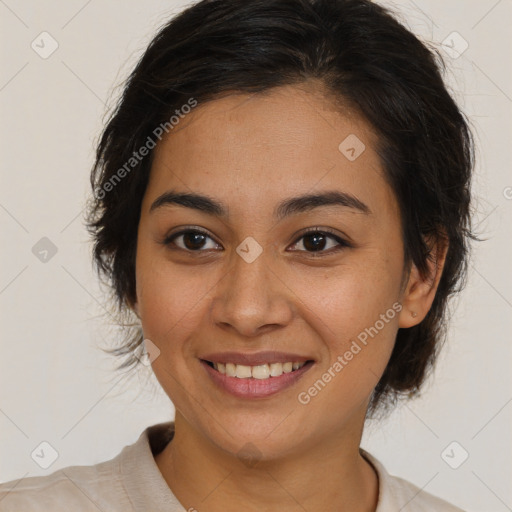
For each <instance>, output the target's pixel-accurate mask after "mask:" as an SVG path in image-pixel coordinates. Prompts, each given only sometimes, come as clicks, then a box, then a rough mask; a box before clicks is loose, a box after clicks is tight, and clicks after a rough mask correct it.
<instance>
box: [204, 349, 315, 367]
mask: <svg viewBox="0 0 512 512" xmlns="http://www.w3.org/2000/svg"><path fill="white" fill-rule="evenodd" d="M200 359H203V360H204V361H210V362H211V363H233V364H241V365H246V366H258V365H262V364H267V363H268V364H272V363H288V362H292V363H302V362H306V361H311V360H312V358H311V357H305V356H300V355H298V354H292V353H289V352H276V351H265V352H256V353H254V354H244V353H241V352H216V353H214V354H206V355H205V356H202V357H201V358H200Z"/></svg>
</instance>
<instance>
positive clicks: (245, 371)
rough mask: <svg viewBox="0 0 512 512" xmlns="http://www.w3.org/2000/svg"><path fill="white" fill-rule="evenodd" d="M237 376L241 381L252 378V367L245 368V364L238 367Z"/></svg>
mask: <svg viewBox="0 0 512 512" xmlns="http://www.w3.org/2000/svg"><path fill="white" fill-rule="evenodd" d="M236 376H237V377H238V378H239V379H248V378H249V377H252V371H251V367H250V366H245V365H243V364H237V365H236Z"/></svg>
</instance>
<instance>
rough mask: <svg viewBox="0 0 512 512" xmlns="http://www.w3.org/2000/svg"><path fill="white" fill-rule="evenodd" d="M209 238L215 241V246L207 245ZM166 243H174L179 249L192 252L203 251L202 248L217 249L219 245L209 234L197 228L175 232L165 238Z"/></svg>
mask: <svg viewBox="0 0 512 512" xmlns="http://www.w3.org/2000/svg"><path fill="white" fill-rule="evenodd" d="M208 239H210V240H211V241H212V242H213V245H214V247H206V245H207V243H206V242H207V240H208ZM164 244H165V245H171V244H173V245H175V246H177V247H178V248H179V249H183V250H185V251H190V252H202V250H207V249H215V248H216V246H218V244H217V243H216V242H214V241H213V239H212V238H211V237H210V236H209V235H207V234H206V233H204V232H203V231H199V230H197V229H194V230H192V229H189V230H187V231H180V232H179V233H174V234H172V235H170V236H168V237H167V238H166V239H165V240H164Z"/></svg>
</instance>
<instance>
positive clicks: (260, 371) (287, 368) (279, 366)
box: [213, 361, 306, 380]
mask: <svg viewBox="0 0 512 512" xmlns="http://www.w3.org/2000/svg"><path fill="white" fill-rule="evenodd" d="M305 364H306V362H305V361H303V362H301V363H299V362H293V363H270V364H260V365H258V366H247V365H243V364H233V363H226V364H224V363H213V367H214V368H215V369H216V370H217V371H218V372H219V373H222V374H223V375H227V376H228V377H237V378H238V379H249V378H250V377H252V378H253V379H259V380H264V379H269V378H270V377H279V376H281V375H282V374H283V373H290V372H292V371H294V370H298V369H299V368H302V367H303V366H304V365H305Z"/></svg>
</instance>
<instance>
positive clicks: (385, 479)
mask: <svg viewBox="0 0 512 512" xmlns="http://www.w3.org/2000/svg"><path fill="white" fill-rule="evenodd" d="M361 454H362V455H363V457H364V458H366V459H367V460H368V461H369V462H370V464H371V465H372V466H373V467H374V468H375V470H376V472H377V474H378V476H379V501H378V505H377V510H376V512H392V511H393V512H394V511H396V510H400V511H401V512H431V511H432V510H435V511H436V512H464V511H463V510H462V509H460V508H458V507H456V506H455V505H452V504H451V503H448V502H447V501H445V500H443V499H441V498H439V497H437V496H434V495H433V494H430V493H428V492H426V491H424V490H422V489H420V488H419V487H418V486H416V485H414V484H413V483H411V482H409V481H407V480H404V479H403V478H400V477H397V476H394V475H390V474H389V473H388V472H387V470H386V469H385V468H384V466H383V465H382V463H381V462H380V461H379V460H377V459H376V458H375V457H374V456H373V455H371V454H369V453H368V452H366V451H365V450H362V449H361Z"/></svg>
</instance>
